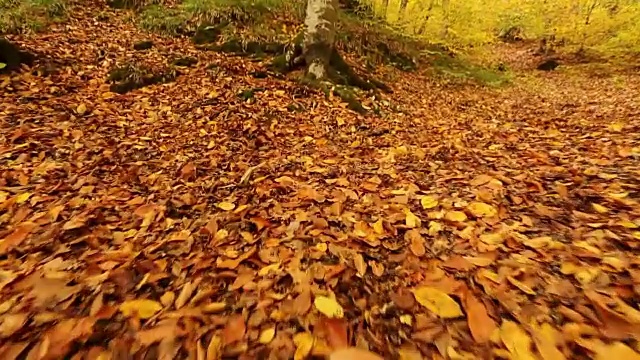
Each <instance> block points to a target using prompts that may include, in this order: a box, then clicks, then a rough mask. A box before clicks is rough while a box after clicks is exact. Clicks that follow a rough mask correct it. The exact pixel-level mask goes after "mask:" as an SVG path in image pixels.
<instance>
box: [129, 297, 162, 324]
mask: <svg viewBox="0 0 640 360" xmlns="http://www.w3.org/2000/svg"><path fill="white" fill-rule="evenodd" d="M161 309H162V304H160V303H159V302H157V301H153V300H148V299H139V300H129V301H125V302H124V303H122V304H121V305H120V311H121V312H122V315H124V316H126V317H130V316H137V317H139V318H141V319H148V318H150V317H152V316H153V315H155V314H156V313H157V312H158V311H160V310H161Z"/></svg>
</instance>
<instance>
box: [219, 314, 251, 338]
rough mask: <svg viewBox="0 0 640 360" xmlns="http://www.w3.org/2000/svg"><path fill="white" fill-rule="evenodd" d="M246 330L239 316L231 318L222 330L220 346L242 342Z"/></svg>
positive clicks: (242, 319)
mask: <svg viewBox="0 0 640 360" xmlns="http://www.w3.org/2000/svg"><path fill="white" fill-rule="evenodd" d="M246 330H247V327H246V325H245V324H244V318H243V317H242V315H241V314H238V315H234V316H232V317H231V318H230V319H229V321H227V324H226V325H225V326H224V329H223V330H222V339H223V340H222V344H223V345H229V344H233V343H234V342H236V341H240V340H242V338H243V337H244V333H245V331H246Z"/></svg>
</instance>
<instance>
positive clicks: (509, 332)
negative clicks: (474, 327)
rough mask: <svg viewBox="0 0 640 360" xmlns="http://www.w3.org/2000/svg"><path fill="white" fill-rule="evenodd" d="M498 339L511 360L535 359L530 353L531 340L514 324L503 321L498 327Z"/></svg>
mask: <svg viewBox="0 0 640 360" xmlns="http://www.w3.org/2000/svg"><path fill="white" fill-rule="evenodd" d="M500 339H501V340H502V343H503V344H504V346H505V347H506V348H507V350H508V351H509V353H510V354H511V356H512V358H513V359H518V360H535V359H536V357H535V356H534V355H533V353H532V352H531V339H530V338H529V336H528V335H527V333H525V332H524V330H522V329H521V328H520V327H519V326H518V325H517V324H516V323H514V322H512V321H509V320H503V321H502V326H500Z"/></svg>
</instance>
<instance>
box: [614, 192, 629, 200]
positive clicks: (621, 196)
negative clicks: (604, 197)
mask: <svg viewBox="0 0 640 360" xmlns="http://www.w3.org/2000/svg"><path fill="white" fill-rule="evenodd" d="M627 196H629V192H628V191H623V192H620V193H609V197H612V198H614V199H618V200H622V199H624V198H626V197H627Z"/></svg>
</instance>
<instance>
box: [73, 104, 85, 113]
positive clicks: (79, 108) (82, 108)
mask: <svg viewBox="0 0 640 360" xmlns="http://www.w3.org/2000/svg"><path fill="white" fill-rule="evenodd" d="M86 112H87V105H85V104H80V105H78V106H77V107H76V113H77V114H78V115H84V113H86Z"/></svg>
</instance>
